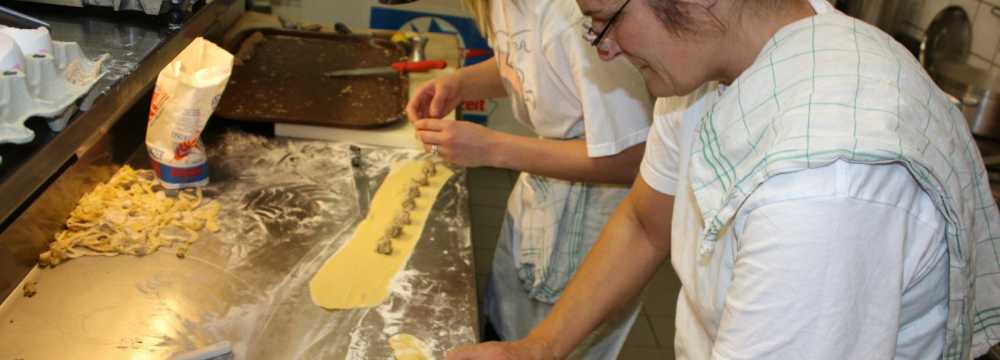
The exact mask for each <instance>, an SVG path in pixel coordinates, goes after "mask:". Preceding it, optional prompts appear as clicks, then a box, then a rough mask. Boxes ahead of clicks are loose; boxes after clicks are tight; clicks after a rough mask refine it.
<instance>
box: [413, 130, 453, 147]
mask: <svg viewBox="0 0 1000 360" xmlns="http://www.w3.org/2000/svg"><path fill="white" fill-rule="evenodd" d="M417 138H418V139H420V142H422V143H424V148H425V149H427V150H430V146H431V145H438V149H440V147H441V145H442V144H444V143H445V140H446V136H445V135H444V134H442V133H440V132H438V131H422V130H419V131H417Z"/></svg>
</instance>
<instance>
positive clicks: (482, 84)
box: [451, 58, 507, 100]
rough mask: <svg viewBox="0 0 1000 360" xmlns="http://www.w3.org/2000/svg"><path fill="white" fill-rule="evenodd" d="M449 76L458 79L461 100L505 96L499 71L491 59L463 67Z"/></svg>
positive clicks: (494, 61)
mask: <svg viewBox="0 0 1000 360" xmlns="http://www.w3.org/2000/svg"><path fill="white" fill-rule="evenodd" d="M451 76H456V77H458V80H459V84H461V85H460V87H459V88H460V89H462V100H478V99H492V98H497V97H505V96H507V90H506V89H505V88H504V86H503V80H502V79H501V78H500V69H499V68H498V67H497V62H496V60H494V59H493V58H489V59H486V60H484V61H481V62H479V63H477V64H475V65H472V66H469V67H464V68H462V69H460V70H458V71H457V72H455V73H454V74H453V75H451Z"/></svg>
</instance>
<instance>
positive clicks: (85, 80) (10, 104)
mask: <svg viewBox="0 0 1000 360" xmlns="http://www.w3.org/2000/svg"><path fill="white" fill-rule="evenodd" d="M11 30H12V29H11V28H3V29H0V144H4V143H14V144H24V143H28V142H31V141H32V140H34V138H35V133H34V132H33V131H31V130H30V129H28V128H27V127H25V126H24V122H25V121H26V120H27V119H28V118H30V117H42V118H46V119H47V122H48V126H49V128H50V129H52V131H62V129H63V128H65V126H66V123H67V122H68V120H69V118H70V117H71V116H72V115H73V113H74V112H75V111H76V106H75V104H74V103H75V101H76V100H77V99H78V98H80V97H81V96H83V95H85V94H86V93H87V92H88V91H90V89H91V88H92V87H93V86H94V84H95V83H96V82H97V80H99V79H100V78H101V77H102V76H103V75H104V72H103V71H102V67H101V64H102V63H104V61H106V60H107V59H108V55H107V54H104V55H101V56H100V57H98V58H97V59H96V60H90V59H88V58H87V57H86V56H85V55H84V54H83V50H82V49H81V48H80V45H79V44H77V43H75V42H62V41H51V40H46V39H47V37H48V32H47V31H44V34H43V35H44V36H42V37H44V38H46V39H42V40H46V41H30V40H33V39H30V37H39V36H37V35H38V34H37V33H38V32H41V31H42V30H43V29H36V30H24V29H13V30H15V31H11ZM26 33H27V35H25V34H26ZM25 37H29V39H28V41H24V40H25V39H23V38H25ZM34 40H38V39H34ZM38 43H41V45H38ZM36 45H37V46H36ZM2 161H3V160H2V158H0V163H2Z"/></svg>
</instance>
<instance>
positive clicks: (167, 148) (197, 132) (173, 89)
mask: <svg viewBox="0 0 1000 360" xmlns="http://www.w3.org/2000/svg"><path fill="white" fill-rule="evenodd" d="M232 69H233V55H232V54H230V53H229V52H227V51H226V50H223V49H222V48H220V47H218V46H216V45H215V44H213V43H212V42H210V41H208V40H205V39H203V38H197V39H195V40H194V41H193V42H191V44H190V45H188V47H187V48H185V49H184V51H181V53H180V54H179V55H177V57H176V58H174V60H173V61H171V62H170V64H168V65H167V66H166V67H165V68H163V70H161V71H160V75H159V76H158V77H157V78H156V88H155V89H154V90H153V100H152V101H151V102H150V104H149V122H148V123H147V124H146V149H147V150H148V151H149V158H150V161H151V163H152V167H153V170H154V171H155V172H156V175H157V176H158V177H159V178H160V182H161V183H162V184H163V186H164V187H166V188H170V189H176V188H183V187H192V186H202V185H206V184H208V163H207V160H208V158H207V156H206V155H205V147H204V145H202V143H201V131H202V129H204V128H205V123H207V122H208V118H209V117H210V116H212V112H213V111H215V107H216V106H217V105H218V104H219V99H220V98H221V96H222V91H223V90H225V88H226V83H227V82H229V75H230V73H232Z"/></svg>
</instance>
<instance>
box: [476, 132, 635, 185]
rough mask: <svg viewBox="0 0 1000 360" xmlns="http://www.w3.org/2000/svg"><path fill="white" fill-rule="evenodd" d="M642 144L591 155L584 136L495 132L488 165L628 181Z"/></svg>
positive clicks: (574, 177)
mask: <svg viewBox="0 0 1000 360" xmlns="http://www.w3.org/2000/svg"><path fill="white" fill-rule="evenodd" d="M644 149H645V147H644V146H643V144H639V145H636V146H632V147H631V148H628V149H625V150H624V151H622V152H620V153H618V154H615V155H610V156H604V157H597V158H591V157H589V156H588V155H587V143H586V141H584V140H552V139H539V138H533V137H526V136H518V135H512V134H507V133H500V132H497V133H495V136H494V139H493V144H492V145H491V146H489V147H488V150H487V151H489V152H490V155H489V158H490V160H489V162H490V163H491V165H492V166H494V167H498V168H505V169H514V170H518V171H525V172H528V173H532V174H537V175H542V176H548V177H554V178H557V179H563V180H569V181H585V182H598V183H606V184H631V183H632V182H633V181H635V177H636V174H637V173H638V172H639V163H641V162H642V154H643V150H644Z"/></svg>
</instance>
